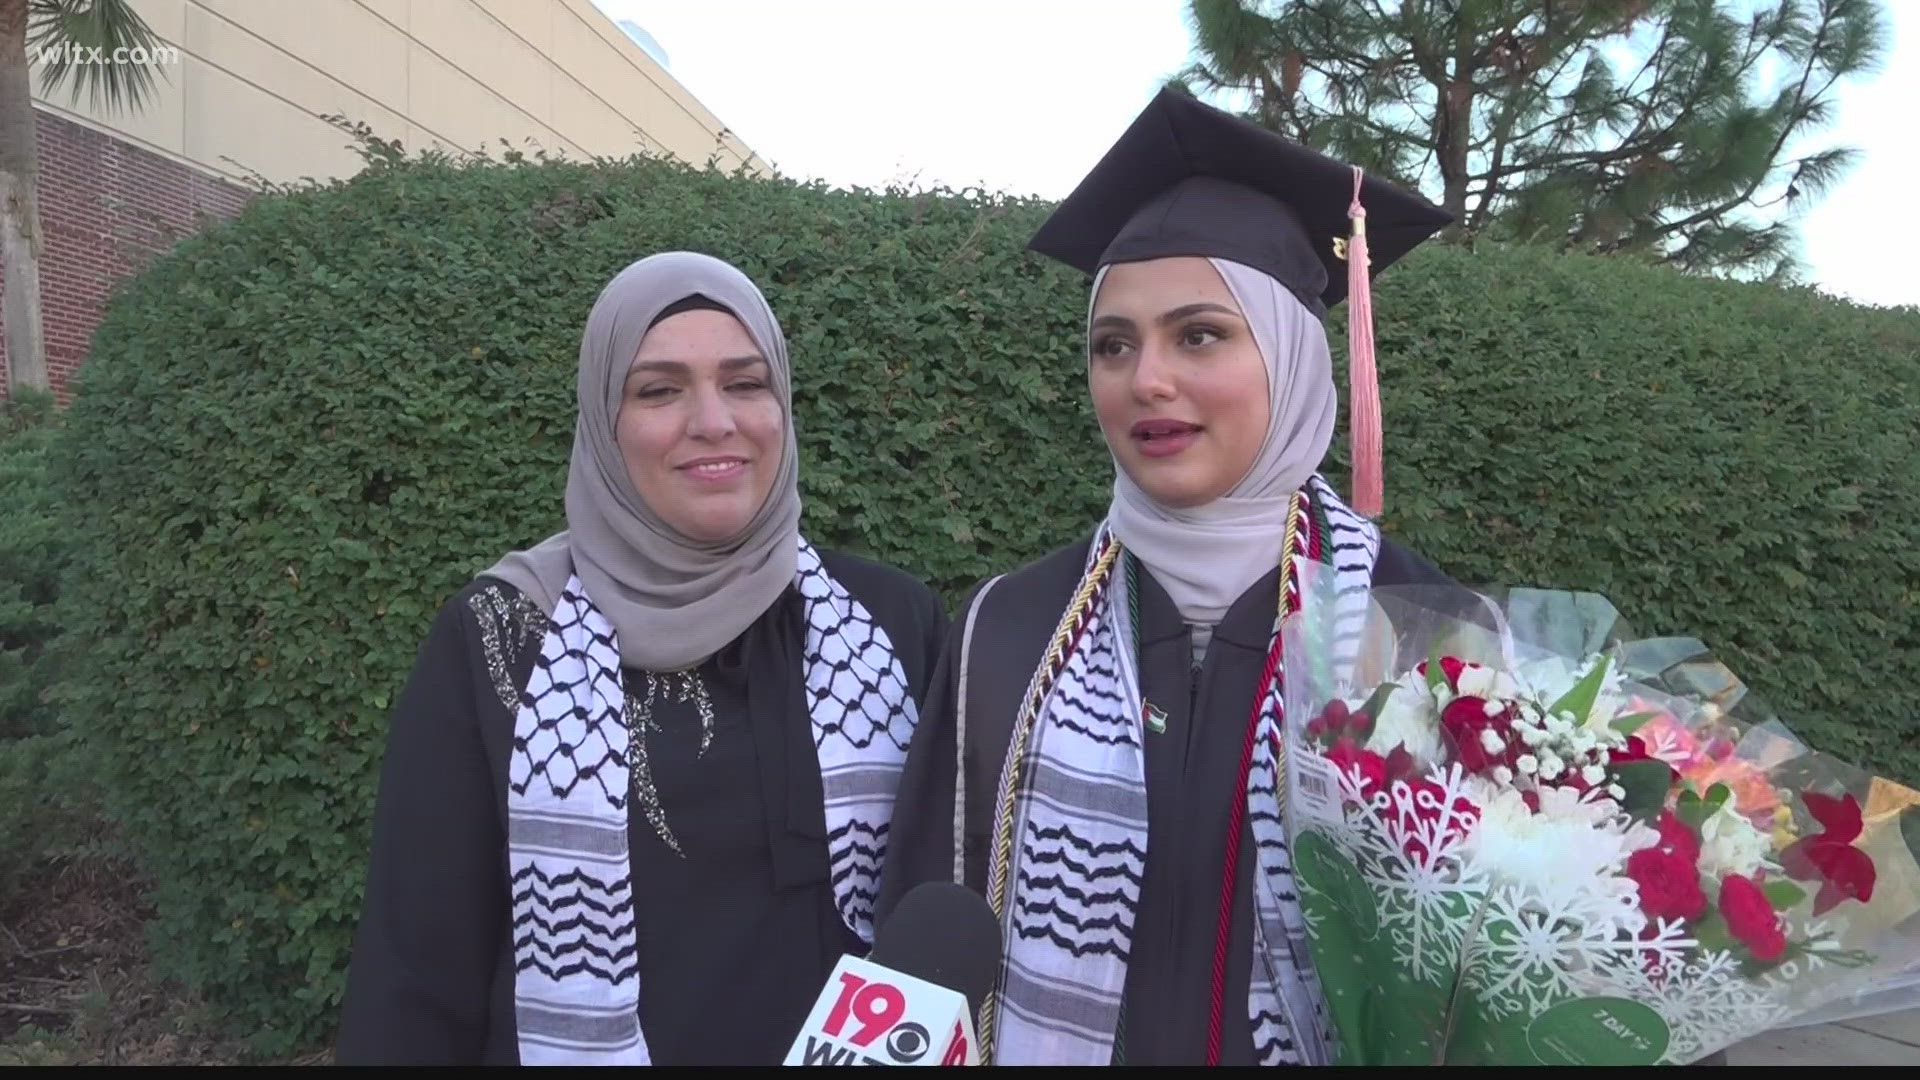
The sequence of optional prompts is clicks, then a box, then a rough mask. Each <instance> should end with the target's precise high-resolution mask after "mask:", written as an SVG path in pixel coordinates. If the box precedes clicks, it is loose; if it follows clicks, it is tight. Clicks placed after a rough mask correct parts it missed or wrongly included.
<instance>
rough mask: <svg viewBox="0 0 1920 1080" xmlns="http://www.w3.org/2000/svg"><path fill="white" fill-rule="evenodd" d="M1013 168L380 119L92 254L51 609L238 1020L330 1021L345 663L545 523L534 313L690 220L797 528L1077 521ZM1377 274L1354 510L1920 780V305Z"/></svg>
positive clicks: (348, 826) (168, 911)
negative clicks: (117, 289)
mask: <svg viewBox="0 0 1920 1080" xmlns="http://www.w3.org/2000/svg"><path fill="white" fill-rule="evenodd" d="M1044 212H1045V208H1044V207H1042V206H1038V205H1034V204H1031V203H1028V202H1024V201H1018V200H1006V199H1001V198H998V197H980V196H964V197H963V196H960V195H955V194H951V193H931V194H929V193H918V194H915V193H891V192H889V193H851V194H849V193H835V192H829V191H826V190H823V189H820V188H817V187H808V186H800V185H795V184H792V183H789V182H786V181H761V180H749V179H742V178H736V177H728V176H723V175H719V174H716V173H711V172H699V171H692V170H686V169H682V168H678V167H674V166H671V165H666V164H661V163H657V162H647V161H632V162H625V163H605V164H601V165H596V166H585V165H569V164H558V163H509V164H488V165H483V166H475V167H471V168H468V169H465V170H455V169H453V168H450V167H447V166H445V165H443V164H439V163H405V164H393V163H383V164H380V165H379V167H376V168H374V169H372V170H370V171H369V172H367V173H365V174H363V175H362V176H361V177H360V178H358V179H357V180H356V181H354V182H353V183H351V184H347V185H334V186H328V187H326V188H323V189H316V190H311V191H302V192H296V193H290V194H284V195H277V196H275V197H272V198H266V199H263V200H261V201H260V202H259V203H258V204H256V205H255V206H254V207H253V208H252V209H250V210H249V211H248V212H247V213H246V214H245V215H244V216H242V217H241V218H240V219H238V220H237V221H235V222H233V223H231V224H228V225H225V226H222V227H219V228H216V229H214V230H212V231H209V232H207V233H204V234H202V235H199V236H197V237H194V238H192V239H189V240H188V241H186V242H184V243H183V244H182V245H181V246H180V247H179V248H177V249H176V250H175V251H174V252H172V253H171V254H170V255H169V256H167V257H165V258H163V259H161V260H159V261H158V262H157V263H155V264H154V265H152V266H151V268H150V269H148V270H146V271H145V272H144V273H143V274H142V275H141V276H140V277H139V278H137V279H136V280H134V281H133V282H131V283H130V284H129V285H128V286H127V287H126V288H125V289H124V290H123V291H122V292H121V293H120V294H119V295H118V296H117V298H116V299H115V300H114V302H113V304H112V305H111V307H110V309H109V311H108V313H107V315H106V317H105V320H104V322H103V323H102V325H101V326H100V329H99V331H98V335H97V339H96V345H95V350H94V353H93V356H92V358H91V360H90V362H89V363H88V365H87V366H86V368H85V369H84V370H83V372H82V374H81V376H80V378H79V380H78V385H77V391H78V396H77V401H76V403H75V405H74V406H73V407H72V409H71V411H70V415H69V417H68V423H67V425H66V430H65V432H64V436H63V439H64V441H63V444H62V454H61V461H60V466H61V469H60V477H59V482H60V485H61V488H62V490H61V496H60V497H61V499H62V500H63V503H64V505H66V506H67V507H68V508H69V510H70V512H71V514H72V521H71V523H70V529H71V536H72V537H73V539H74V541H75V543H76V544H77V545H78V546H77V549H76V552H75V558H76V560H77V562H76V570H75V572H74V574H73V575H72V577H71V580H70V581H69V583H68V585H67V587H66V589H65V592H64V595H63V599H62V604H63V608H62V616H61V621H62V625H63V626H64V627H65V628H66V629H67V630H68V631H69V632H70V634H69V637H68V639H67V641H68V643H69V644H70V645H71V648H68V649H65V650H63V656H64V664H65V665H66V667H65V669H64V670H65V671H66V672H67V673H68V675H69V678H67V680H66V681H65V708H66V710H67V715H68V716H69V717H71V718H72V720H73V722H74V724H75V725H76V726H77V727H80V728H82V729H84V731H85V732H86V733H87V735H88V737H89V738H90V740H91V742H92V752H93V753H94V754H96V755H97V760H96V764H95V767H97V768H98V769H99V770H102V772H103V781H104V782H105V785H106V786H107V787H108V789H109V790H110V792H111V800H112V807H111V809H112V811H113V813H114V814H115V816H116V817H117V818H118V820H119V821H120V822H121V824H122V826H123V827H124V828H125V829H126V830H127V831H128V832H129V833H130V835H131V838H132V839H133V841H134V843H135V844H136V847H137V849H138V850H139V851H140V852H141V853H142V854H143V855H144V856H145V857H146V858H147V860H148V865H149V867H150V868H151V870H152V872H153V874H154V876H155V878H156V880H157V894H158V895H157V903H158V908H159V912H160V919H161V922H160V925H159V927H158V928H157V932H156V934H155V939H156V942H157V943H158V948H159V955H160V957H161V959H162V960H163V961H164V962H165V963H166V964H167V965H168V966H169V967H170V968H171V969H172V970H174V971H176V972H178V973H180V974H182V975H184V976H186V977H188V978H190V979H192V980H193V981H195V982H196V983H198V984H200V985H202V986H203V987H204V988H205V989H206V990H207V991H208V992H209V993H210V994H211V996H212V997H213V999H214V1001H215V1002H216V1004H218V1005H220V1006H221V1007H223V1008H224V1009H225V1010H227V1011H228V1012H229V1013H230V1014H231V1015H232V1016H233V1017H234V1020H235V1023H236V1025H237V1026H239V1027H240V1028H242V1029H244V1030H250V1031H254V1032H258V1033H261V1034H262V1037H263V1040H264V1045H265V1046H266V1047H267V1048H269V1049H272V1048H284V1047H286V1046H289V1045H292V1044H294V1043H296V1042H305V1041H314V1040H326V1039H329V1038H330V1037H331V1034H332V1025H331V1009H332V1006H333V1005H334V1004H335V1003H336V1001H337V998H338V995H339V993H340V990H341V987H342V983H343V971H344V966H345V964H346V961H347V951H348V947H349V943H350V940H351V934H352V929H353V921H354V916H355V913H356V911H357V906H358V898H359V890H360V886H361V880H362V879H361V872H362V866H363V860H364V856H365V852H366V847H367V823H368V819H369V815H370V811H371V808H372V802H373V793H374V782H375V776H376V771H377V768H378V757H379V754H380V750H381V745H382V738H383V735H384V730H385V725H386V720H387V708H388V705H389V703H390V701H391V698H392V696H393V694H394V693H395V692H396V691H397V689H398V688H399V686H400V684H401V682H402V680H403V679H404V677H405V675H406V672H407V670H408V668H409V666H410V664H411V662H412V659H413V656H414V651H415V649H416V648H417V647H418V644H419V642H420V640H421V637H422V635H423V634H424V632H425V631H426V629H427V626H428V622H429V620H430V617H431V614H432V612H433V610H434V609H435V607H436V606H437V605H438V604H439V603H440V602H441V601H442V600H443V599H444V598H445V597H446V596H447V595H448V594H449V593H450V592H451V591H452V590H454V589H456V588H457V587H458V586H459V585H460V584H461V583H462V582H464V581H465V580H466V579H467V578H468V577H469V575H471V574H472V573H474V572H475V571H476V570H478V569H480V568H482V567H484V566H486V565H487V564H488V563H490V562H491V561H492V560H493V559H495V558H496V557H498V555H499V554H500V553H501V552H502V551H503V550H506V549H507V548H509V547H512V546H518V545H522V544H525V543H527V542H529V541H531V540H536V539H538V538H540V537H542V536H544V535H546V534H547V533H548V532H549V531H550V530H552V529H554V528H556V527H557V526H559V524H560V523H561V520H562V512H561V493H562V489H563V484H564V478H565V471H566V470H565V465H566V458H567V452H568V445H569V441H570V438H571V432H572V407H573V388H572V379H573V372H574V362H575V355H576V347H577V335H578V333H579V329H580V326H581V322H582V320H583V318H584V316H585V314H586V311H587V309H588V307H589V306H590V305H591V303H592V301H593V298H594V296H595V294H596V293H597V291H598V290H599V288H600V286H601V285H602V283H603V282H604V281H605V280H606V279H607V277H608V276H610V275H611V274H612V273H614V272H615V271H617V270H618V269H619V268H620V267H621V266H623V265H624V264H626V263H627V262H628V261H630V260H632V259H633V258H635V257H638V256H640V255H643V254H646V253H649V252H652V251H656V250H660V249H663V248H694V249H700V250H704V251H708V252H711V253H713V254H716V255H719V256H721V257H723V258H726V259H729V260H732V261H735V262H737V263H738V264H739V265H741V266H742V267H743V268H744V269H745V270H746V271H747V272H748V273H749V274H751V275H752V276H753V277H754V278H755V279H757V280H759V281H760V282H762V283H763V284H764V287H765V288H766V291H767V293H768V295H769V298H770V300H771V302H772V303H773V305H774V307H775V309H776V310H777V311H778V312H779V314H780V316H781V318H782V320H783V322H784V324H785V327H786V329H787V331H788V334H789V336H790V339H791V342H792V352H793V356H794V364H795V379H796V388H797V394H798V412H799V422H800V446H801V451H802V453H803V455H804V459H805V461H804V467H803V469H802V483H803V492H804V495H805V497H806V511H805V527H806V529H807V531H808V532H809V533H810V534H811V535H812V536H813V537H814V538H815V539H816V540H817V541H819V542H822V543H826V544H830V545H838V546H843V547H848V548H851V549H854V550H858V551H861V552H864V553H867V554H870V555H873V556H876V557H879V558H882V559H887V560H891V561H895V562H897V563H899V564H902V565H904V566H906V567H909V568H911V569H912V570H913V571H915V572H917V573H919V574H921V575H922V576H924V577H926V578H927V579H929V580H930V581H932V582H933V583H934V584H935V585H936V586H937V587H939V588H941V589H942V590H944V591H945V592H946V594H947V595H948V596H949V597H950V598H953V597H957V595H958V593H959V592H960V591H961V590H962V589H964V588H965V587H967V586H968V585H969V584H971V583H972V582H973V581H974V580H975V579H977V578H978V577H979V576H980V575H982V574H985V573H987V572H989V571H992V570H996V569H1003V568H1006V567H1007V566H1009V565H1012V564H1015V563H1018V562H1020V561H1022V560H1025V559H1028V558H1031V557H1033V556H1035V555H1038V554H1039V553H1041V552H1043V551H1045V550H1046V549H1047V548H1049V547H1051V546H1053V545H1056V544H1059V543H1061V542H1064V541H1065V540H1067V539H1069V538H1070V537H1072V536H1073V535H1075V534H1076V533H1078V532H1079V531H1081V530H1082V529H1084V528H1086V527H1087V526H1088V524H1089V523H1090V522H1091V521H1092V520H1093V519H1094V518H1095V517H1096V516H1097V515H1098V513H1099V512H1100V511H1101V509H1102V508H1103V507H1104V505H1105V500H1106V498H1107V493H1108V490H1109V484H1110V476H1109V471H1108V470H1109V467H1110V466H1109V462H1108V459H1107V456H1106V452H1105V450H1104V448H1103V446H1102V445H1101V443H1100V441H1099V438H1098V433H1097V428H1096V427H1095V426H1094V424H1093V421H1092V418H1091V414H1090V410H1089V409H1088V408H1087V406H1086V404H1085V400H1084V394H1083V387H1084V382H1083V376H1082V370H1083V362H1082V360H1081V355H1082V354H1081V332H1080V325H1081V319H1082V313H1083V311H1084V281H1083V280H1082V279H1080V278H1079V277H1078V276H1077V275H1074V274H1072V273H1070V272H1067V271H1064V270H1063V269H1061V268H1058V267H1055V266H1053V265H1052V264H1049V263H1045V262H1043V261H1041V260H1038V259H1036V258H1033V257H1030V256H1028V255H1026V254H1025V253H1024V251H1023V247H1024V241H1025V239H1026V237H1027V235H1028V234H1029V233H1030V231H1031V229H1032V228H1033V226H1034V225H1035V224H1036V223H1037V222H1038V221H1039V219H1040V217H1041V216H1042V215H1043V214H1044ZM1376 303H1377V306H1378V309H1379V311H1380V326H1379V339H1380V350H1381V356H1382V364H1383V368H1384V374H1383V386H1384V392H1385V403H1386V408H1385V411H1386V421H1387V434H1388V443H1387V448H1388V469H1387V493H1388V498H1389V502H1390V513H1389V520H1388V521H1387V523H1386V524H1387V525H1388V527H1389V528H1391V529H1392V530H1394V531H1395V532H1396V533H1397V534H1398V535H1400V536H1401V537H1403V538H1404V539H1406V540H1408V541H1409V542H1411V543H1412V544H1414V545H1415V546H1416V547H1418V548H1420V549H1422V550H1424V551H1425V552H1426V553H1427V554H1428V555H1429V556H1430V557H1432V558H1434V559H1435V560H1436V561H1437V562H1439V563H1441V564H1442V565H1443V566H1446V567H1447V568H1449V569H1450V570H1452V571H1454V572H1455V573H1456V574H1457V575H1459V576H1461V577H1462V578H1464V579H1467V580H1470V581H1494V580H1498V581H1526V582H1532V583H1540V584H1549V585H1558V586H1568V587H1572V586H1580V587H1590V588H1598V589H1601V590H1604V591H1605V592H1607V593H1608V594H1610V595H1611V596H1613V597H1615V598H1616V599H1617V600H1618V601H1619V602H1620V604H1621V606H1622V607H1623V608H1624V609H1625V610H1626V611H1627V612H1628V613H1629V615H1630V616H1632V617H1633V618H1634V619H1635V620H1636V622H1637V623H1639V624H1640V625H1642V626H1644V627H1647V628H1649V629H1653V630H1661V629H1683V630H1689V631H1693V632H1698V633H1700V634H1702V635H1704V636H1705V637H1706V638H1708V640H1709V641H1710V642H1711V643H1712V644H1714V645H1716V646H1717V647H1721V648H1724V649H1725V650H1727V652H1728V653H1729V654H1730V655H1732V656H1734V657H1736V658H1737V659H1738V660H1739V661H1740V663H1741V665H1742V670H1743V671H1744V673H1745V674H1747V675H1748V676H1749V677H1750V678H1751V680H1752V681H1753V682H1754V683H1755V684H1756V685H1757V686H1759V688H1760V689H1761V690H1762V691H1763V692H1764V693H1766V694H1767V695H1768V696H1769V697H1770V698H1772V699H1773V700H1775V701H1777V702H1778V703H1779V704H1780V706H1781V708H1782V710H1783V711H1784V712H1785V713H1786V714H1787V716H1788V717H1789V719H1790V721H1791V722H1792V723H1793V724H1794V725H1795V727H1796V728H1797V729H1799V730H1802V731H1803V732H1805V733H1807V734H1808V735H1810V736H1812V737H1813V738H1815V739H1816V740H1818V741H1821V742H1824V743H1825V744H1827V745H1830V746H1832V747H1833V748H1835V749H1837V750H1839V751H1840V752H1843V753H1849V754H1854V755H1857V756H1860V757H1862V758H1865V757H1867V755H1868V754H1869V747H1872V751H1871V753H1872V760H1874V761H1875V762H1876V763H1878V764H1879V765H1880V767H1881V768H1882V769H1883V770H1886V771H1891V772H1894V773H1896V774H1898V775H1904V776H1906V777H1908V778H1909V779H1920V775H1917V774H1920V753H1917V752H1916V749H1915V746H1914V743H1913V737H1912V736H1911V735H1910V734H1908V732H1909V731H1910V730H1911V724H1910V718H1911V717H1912V716H1913V715H1915V714H1916V712H1920V692H1917V691H1916V689H1915V686H1914V680H1912V679H1911V678H1901V677H1899V675H1900V673H1899V672H1898V671H1897V664H1898V663H1899V660H1898V658H1899V656H1900V655H1901V653H1902V650H1903V649H1904V650H1912V649H1913V648H1914V647H1915V646H1916V643H1917V641H1920V635H1917V634H1916V618H1915V615H1914V600H1915V596H1914V590H1915V580H1916V571H1917V570H1920V563H1917V562H1916V558H1917V556H1916V546H1915V544H1914V534H1915V529H1916V522H1920V476H1916V475H1915V470H1914V468H1913V461H1912V449H1911V448H1912V440H1913V436H1914V432H1915V425H1916V421H1920V407H1917V406H1916V404H1915V401H1914V399H1913V396H1912V394H1911V392H1910V390H1909V389H1903V388H1910V387H1911V386H1912V385H1913V384H1914V381H1915V377H1916V375H1920V318H1915V317H1913V316H1911V315H1908V316H1893V315H1889V314H1885V313H1872V312H1864V311H1859V310H1854V309H1849V308H1846V307H1842V306H1839V305H1836V304H1832V303H1829V302H1824V301H1820V300H1817V299H1815V298H1812V297H1808V296H1800V295H1789V294H1785V293H1781V292H1778V291H1774V290H1771V289H1767V288H1760V287H1747V286H1738V285H1728V284H1712V283H1703V282H1693V281H1682V280H1678V279H1676V278H1674V277H1672V276H1670V275H1668V274H1665V273H1660V272H1656V271H1650V270H1645V269H1639V268H1634V267H1630V266H1627V265H1624V264H1609V263H1602V262H1594V261H1586V260H1571V259H1556V258H1553V257H1550V256H1546V255H1541V254H1538V253H1533V252H1482V253H1479V254H1477V255H1476V254H1472V253H1469V252H1466V251H1459V250H1434V251H1430V252H1426V253H1422V254H1420V255H1418V256H1417V257H1415V258H1413V259H1411V260H1409V261H1408V262H1407V263H1405V264H1404V265H1403V266H1401V267H1399V268H1396V269H1395V270H1394V271H1393V272H1392V273H1391V274H1389V275H1388V276H1387V277H1386V279H1385V280H1384V281H1383V283H1382V285H1381V287H1380V288H1379V289H1378V291H1377V297H1376ZM1341 317H1342V315H1341V314H1340V313H1336V316H1335V320H1334V321H1335V323H1336V324H1338V323H1339V320H1340V318H1341ZM1342 437H1343V438H1344V435H1343V436H1342ZM1334 472H1335V475H1336V476H1338V474H1339V468H1338V465H1337V464H1336V467H1335V469H1334Z"/></svg>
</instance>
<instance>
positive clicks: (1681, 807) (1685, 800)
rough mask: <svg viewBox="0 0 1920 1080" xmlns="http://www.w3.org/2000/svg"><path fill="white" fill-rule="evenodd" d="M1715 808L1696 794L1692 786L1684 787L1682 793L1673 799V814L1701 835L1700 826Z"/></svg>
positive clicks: (1694, 832) (1696, 833)
mask: <svg viewBox="0 0 1920 1080" xmlns="http://www.w3.org/2000/svg"><path fill="white" fill-rule="evenodd" d="M1713 813H1714V811H1713V808H1712V807H1711V806H1709V805H1708V804H1707V800H1705V799H1702V798H1701V797H1700V796H1699V795H1697V794H1695V793H1694V791H1693V789H1692V788H1688V787H1682V788H1681V789H1680V794H1679V796H1678V797H1677V798H1675V799H1674V800H1673V816H1674V817H1676V818H1679V819H1680V823H1681V824H1682V825H1685V826H1686V827H1687V828H1688V829H1689V830H1691V831H1692V832H1693V834H1694V835H1695V836H1698V835H1700V827H1701V826H1702V825H1705V824H1706V823H1707V819H1708V818H1710V817H1712V816H1713Z"/></svg>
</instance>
